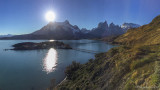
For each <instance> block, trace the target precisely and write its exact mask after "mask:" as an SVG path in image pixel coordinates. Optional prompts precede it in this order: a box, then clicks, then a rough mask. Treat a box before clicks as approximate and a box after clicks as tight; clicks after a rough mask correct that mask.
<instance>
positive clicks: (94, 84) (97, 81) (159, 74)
mask: <svg viewBox="0 0 160 90" xmlns="http://www.w3.org/2000/svg"><path fill="white" fill-rule="evenodd" d="M159 34H160V16H158V17H156V18H155V19H154V20H153V21H152V22H151V23H150V24H148V25H144V26H142V27H139V28H137V29H132V30H129V31H128V32H127V33H126V34H124V35H122V36H120V37H118V38H117V39H116V40H115V43H120V44H123V45H122V46H120V47H116V48H113V49H111V50H110V51H108V52H106V53H100V54H97V55H96V56H95V57H96V58H95V59H94V60H92V59H91V60H89V62H88V63H86V64H83V65H81V64H79V63H75V62H74V63H73V64H72V65H70V66H68V67H67V69H66V75H67V79H66V80H65V81H64V82H63V83H61V84H60V85H58V86H56V87H55V88H51V90H53V89H57V90H137V89H138V90H142V89H147V90H148V89H149V90H152V89H154V90H159V89H160V88H159V87H160V35H159Z"/></svg>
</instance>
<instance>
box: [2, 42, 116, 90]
mask: <svg viewBox="0 0 160 90" xmlns="http://www.w3.org/2000/svg"><path fill="white" fill-rule="evenodd" d="M42 41H44V40H25V41H24V40H0V90H45V88H47V87H48V86H49V84H50V81H51V79H53V78H54V79H56V83H59V82H60V81H62V80H63V79H64V78H65V74H64V69H65V67H66V66H67V65H69V64H71V63H72V61H77V62H80V63H85V62H87V61H88V59H91V58H94V55H95V53H99V52H106V51H108V50H109V49H110V48H112V47H115V46H113V45H110V44H107V43H105V42H102V41H95V40H61V41H63V42H64V43H66V44H69V45H70V46H72V47H73V48H74V49H75V50H65V49H54V48H50V49H45V50H28V51H11V50H9V51H4V49H10V48H12V47H11V46H12V45H13V44H16V43H20V42H42ZM50 41H53V40H50Z"/></svg>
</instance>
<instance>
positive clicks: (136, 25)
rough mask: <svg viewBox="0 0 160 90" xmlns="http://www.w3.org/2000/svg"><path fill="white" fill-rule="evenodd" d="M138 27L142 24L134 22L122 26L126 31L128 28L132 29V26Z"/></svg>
mask: <svg viewBox="0 0 160 90" xmlns="http://www.w3.org/2000/svg"><path fill="white" fill-rule="evenodd" d="M138 27H140V25H138V24H134V23H124V24H122V26H121V28H122V29H124V30H125V31H127V30H128V29H131V28H138Z"/></svg>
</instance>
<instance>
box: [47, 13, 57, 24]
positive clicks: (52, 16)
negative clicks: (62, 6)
mask: <svg viewBox="0 0 160 90" xmlns="http://www.w3.org/2000/svg"><path fill="white" fill-rule="evenodd" d="M45 18H46V20H47V21H48V22H53V21H54V20H55V18H56V15H55V13H54V12H53V11H48V12H47V13H46V15H45Z"/></svg>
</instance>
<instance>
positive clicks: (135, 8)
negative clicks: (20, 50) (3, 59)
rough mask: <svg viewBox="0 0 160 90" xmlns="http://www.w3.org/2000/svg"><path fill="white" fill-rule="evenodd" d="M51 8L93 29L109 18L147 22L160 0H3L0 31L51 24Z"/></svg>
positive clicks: (24, 31)
mask: <svg viewBox="0 0 160 90" xmlns="http://www.w3.org/2000/svg"><path fill="white" fill-rule="evenodd" d="M50 10H52V11H54V12H55V14H56V19H55V21H57V22H63V21H65V20H69V22H70V23H71V24H73V25H77V26H79V28H87V29H92V28H94V27H97V25H98V23H99V22H104V21H105V20H106V21H107V22H108V23H111V22H113V23H115V24H117V25H122V24H123V23H124V22H128V23H136V24H140V25H144V24H148V23H149V22H151V21H152V19H153V18H154V17H156V16H157V15H160V0H0V35H4V34H16V35H18V34H27V33H31V32H34V31H36V30H39V29H40V28H42V27H43V26H45V25H46V24H48V22H47V21H46V20H45V14H46V13H47V12H48V11H50Z"/></svg>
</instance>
